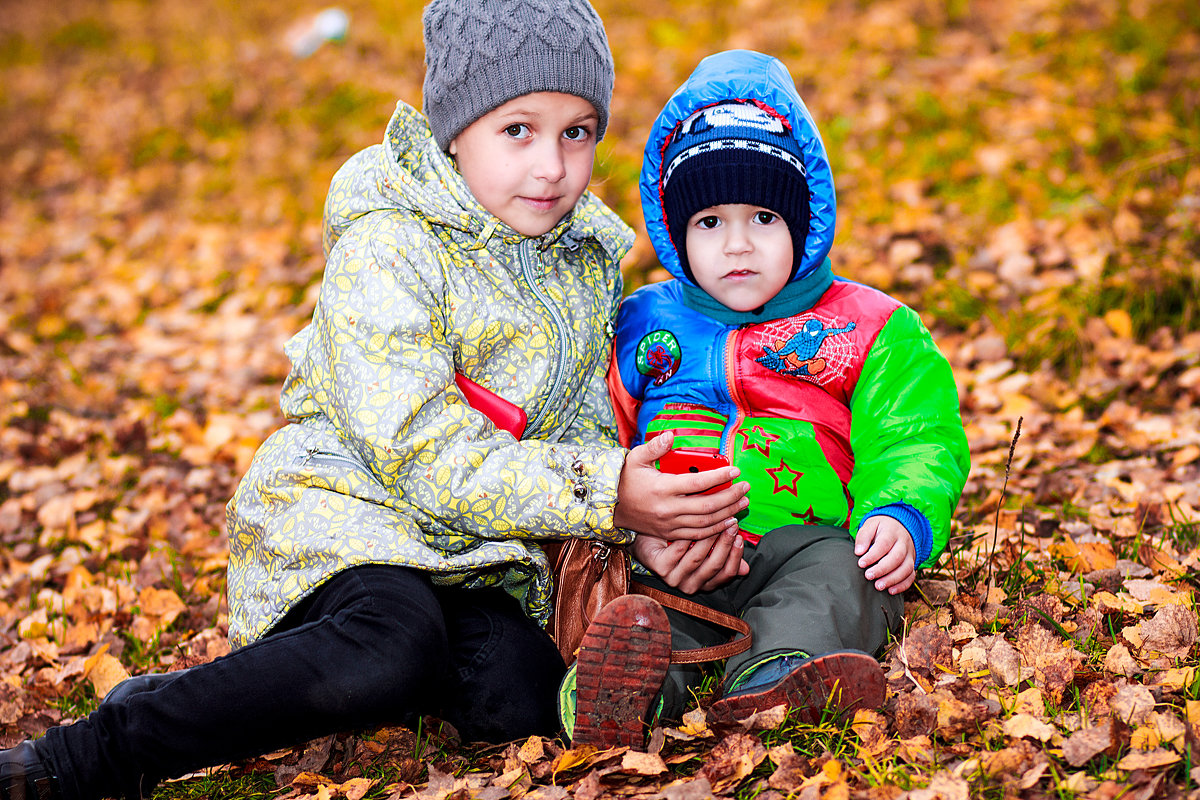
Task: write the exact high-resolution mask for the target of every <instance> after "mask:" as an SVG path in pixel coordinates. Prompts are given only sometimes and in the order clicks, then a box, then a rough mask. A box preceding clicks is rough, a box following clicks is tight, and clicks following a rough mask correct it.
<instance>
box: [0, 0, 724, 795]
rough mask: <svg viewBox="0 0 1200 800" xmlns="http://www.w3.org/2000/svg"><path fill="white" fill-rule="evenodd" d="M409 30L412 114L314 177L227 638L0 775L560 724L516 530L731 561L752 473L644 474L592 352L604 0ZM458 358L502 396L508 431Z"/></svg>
mask: <svg viewBox="0 0 1200 800" xmlns="http://www.w3.org/2000/svg"><path fill="white" fill-rule="evenodd" d="M424 30H425V46H426V77H425V86H424V110H425V116H424V117H423V116H422V115H420V114H418V113H417V111H416V110H414V109H412V108H410V107H408V106H406V105H404V104H403V103H401V104H399V106H398V108H397V111H396V113H395V115H394V116H393V118H392V120H391V121H390V123H389V124H388V128H387V132H386V136H385V139H384V142H383V143H382V144H381V145H377V146H374V147H370V148H368V149H366V150H364V151H362V152H360V153H358V154H357V155H355V156H354V157H352V158H351V159H350V160H349V161H348V162H347V163H346V164H345V165H344V166H343V167H342V168H341V169H340V170H339V171H338V173H337V175H336V176H335V177H334V179H333V183H332V186H331V188H330V191H329V195H328V199H327V201H326V208H325V235H324V245H325V251H326V254H327V266H326V271H325V274H324V277H323V280H322V286H321V294H320V298H319V300H318V302H317V306H316V308H315V310H314V313H313V319H312V322H311V324H310V325H309V326H308V327H306V328H305V329H304V330H302V331H301V332H300V333H299V334H298V335H296V336H295V337H294V338H293V339H292V340H291V341H290V342H288V344H287V348H286V349H287V354H288V356H289V358H290V359H291V362H292V370H291V374H290V375H289V377H288V379H287V382H286V384H285V386H284V389H283V393H282V399H281V405H282V409H283V412H284V414H285V415H286V417H287V419H288V421H289V424H288V425H287V426H285V427H284V428H282V429H281V430H279V431H277V432H276V433H275V434H273V435H272V436H271V437H270V438H269V439H268V440H267V441H266V442H265V443H264V444H263V446H262V447H261V449H260V450H259V452H258V454H257V455H256V457H255V459H254V462H253V464H252V465H251V467H250V469H249V471H248V473H247V474H246V476H245V478H244V479H243V481H242V482H241V485H240V486H239V487H238V490H237V492H236V494H235V496H234V498H233V500H232V501H231V502H230V504H229V509H228V513H229V541H230V549H231V557H230V563H229V605H230V637H231V639H232V640H233V643H234V645H235V646H236V647H237V649H236V650H235V651H234V652H233V653H231V654H230V655H229V656H227V657H225V658H222V659H218V660H216V661H213V662H211V663H208V664H203V665H200V666H197V667H194V668H192V669H189V670H185V671H180V672H175V673H167V674H165V675H149V676H141V677H140V678H135V679H131V680H130V681H127V682H126V683H125V684H122V686H121V687H120V688H119V689H118V690H116V691H115V692H114V693H113V695H112V696H110V698H109V699H108V700H107V701H106V702H105V703H104V704H102V705H101V706H100V708H99V709H97V710H96V711H95V712H94V713H93V714H91V715H90V716H89V717H87V718H86V719H84V720H81V721H80V722H77V723H75V724H74V725H70V726H64V727H60V728H55V729H52V730H51V731H49V732H48V733H47V734H46V736H45V737H44V738H43V739H41V740H38V741H36V742H26V743H24V744H22V745H19V746H18V747H16V748H13V749H12V750H8V751H4V752H2V753H0V796H3V797H4V798H9V797H39V798H44V799H48V798H60V797H61V798H66V800H90V798H96V797H105V796H113V795H119V794H124V795H126V796H129V797H138V796H144V795H146V794H148V793H149V792H150V790H151V789H152V787H153V786H154V784H155V783H156V782H158V781H159V780H162V779H164V778H166V777H170V776H175V775H180V774H185V773H187V772H189V771H191V770H194V769H197V768H200V767H204V766H209V765H213V764H219V763H224V762H227V761H230V760H234V759H238V758H242V757H247V756H250V755H254V754H257V753H262V752H267V751H270V750H272V749H276V748H279V747H281V746H285V745H288V744H292V743H296V742H300V741H304V740H307V739H311V738H314V737H317V736H321V735H327V734H329V733H332V732H335V731H339V730H349V729H355V728H363V727H370V726H375V725H380V724H385V723H404V722H410V721H412V720H413V719H415V718H416V717H417V716H418V715H421V714H425V713H433V714H437V715H439V716H441V717H442V718H444V719H446V720H447V721H449V722H450V723H451V724H453V725H454V726H455V727H456V728H457V729H458V730H459V732H460V733H461V734H462V736H463V737H464V738H465V739H471V740H473V739H487V740H492V741H503V740H508V739H513V738H517V737H523V736H527V735H529V734H534V733H539V734H552V733H553V732H554V731H555V730H556V729H557V721H556V719H555V708H554V694H555V687H556V686H557V684H558V681H559V679H560V678H561V676H562V673H563V669H564V667H563V664H562V661H561V659H560V657H559V655H558V653H557V651H556V649H555V647H554V645H553V643H552V642H551V641H550V639H549V637H548V636H547V635H546V634H545V633H544V632H543V630H542V629H541V626H540V623H541V621H542V620H543V619H544V617H545V616H546V614H547V611H548V598H549V595H550V589H551V578H550V574H549V570H548V565H547V561H546V558H545V556H544V554H543V553H542V551H541V549H540V548H539V547H538V546H537V545H536V544H535V543H534V542H533V541H532V540H533V539H535V538H562V537H568V536H578V537H591V538H597V539H603V540H606V541H610V542H616V543H624V542H627V541H630V540H631V539H632V536H633V533H632V531H634V530H636V531H644V532H646V533H650V534H653V535H655V536H659V537H664V538H684V539H692V540H698V541H699V543H700V546H698V547H696V548H694V549H695V550H696V551H697V553H696V555H695V561H696V568H697V570H698V571H699V572H700V573H701V574H704V575H708V576H711V578H712V579H714V580H720V579H721V578H722V576H725V575H727V574H733V573H736V571H737V569H738V568H739V565H740V563H741V560H740V556H737V555H735V554H736V553H737V552H738V551H736V550H735V548H733V547H732V541H733V538H734V536H733V532H732V531H733V530H734V529H735V528H736V523H735V521H734V519H733V517H734V514H736V513H737V512H738V511H739V510H740V509H741V508H742V507H743V506H744V505H745V501H744V494H745V487H744V486H743V485H740V484H739V485H734V486H731V487H730V488H728V489H725V490H723V491H721V492H719V493H716V494H713V495H695V496H691V495H692V494H693V493H695V492H698V491H702V490H705V489H708V488H710V487H711V486H714V485H717V484H718V483H724V482H726V481H729V480H730V479H731V478H733V477H735V476H736V471H735V470H732V469H729V470H725V471H720V472H717V473H712V474H706V475H703V476H672V475H662V474H660V473H658V472H657V471H656V470H655V469H654V466H653V465H654V461H655V459H657V457H658V456H659V455H660V454H661V453H662V452H664V451H665V450H666V449H667V446H669V442H663V443H661V444H660V443H656V444H654V445H648V446H645V447H642V448H639V449H638V450H636V451H634V452H632V453H627V451H625V450H623V449H621V448H620V447H618V446H617V445H616V439H615V433H614V429H613V416H612V411H611V408H610V406H609V402H608V396H607V389H606V385H605V369H606V367H607V360H608V354H609V342H610V338H611V334H612V316H613V312H614V310H615V308H616V305H617V302H618V300H619V298H620V294H621V281H620V273H619V266H618V265H619V261H620V258H621V257H622V255H624V253H625V252H626V251H627V249H628V248H629V246H630V244H631V239H632V233H631V231H630V230H629V229H628V227H626V226H625V225H624V224H622V223H621V222H620V220H619V219H617V217H616V216H615V215H614V214H613V213H612V212H611V211H609V210H608V209H606V208H605V207H604V206H603V205H602V204H601V203H600V201H599V200H598V199H597V198H595V197H594V196H593V195H591V194H588V193H587V185H588V180H589V179H590V177H591V169H592V163H593V156H594V151H595V147H596V143H597V141H598V140H599V139H600V138H601V137H602V136H603V135H604V131H605V127H606V125H607V123H608V108H609V100H610V97H611V91H612V81H613V68H612V56H611V53H610V51H609V47H608V42H607V39H606V37H605V33H604V28H603V25H602V24H601V21H600V19H599V17H598V16H597V15H596V12H595V11H594V10H593V9H592V7H591V6H590V5H589V4H588V3H587V0H540V2H531V1H530V0H472V2H469V3H464V2H462V0H434V2H433V3H431V4H430V5H429V6H428V7H427V8H426V10H425V14H424ZM463 378H465V379H468V380H469V381H471V382H473V383H474V384H477V385H482V386H483V387H485V389H486V391H485V392H484V395H485V396H490V398H491V402H492V404H494V405H504V404H505V403H509V404H512V405H515V406H519V407H520V410H521V411H523V412H524V414H525V415H526V416H527V424H526V425H525V426H524V430H523V432H522V431H521V430H519V429H517V428H514V430H515V432H516V433H517V434H519V436H514V434H513V433H510V432H508V431H505V430H500V429H498V428H497V426H496V425H494V424H493V423H492V422H491V421H490V419H489V417H488V416H487V415H485V413H482V412H481V411H480V410H477V409H476V408H475V407H473V406H472V405H471V404H470V403H468V402H467V395H465V394H464V393H463V390H462V389H460V388H459V382H460V381H461V379H463ZM463 385H464V386H470V385H471V384H469V383H465V382H464V383H463ZM489 392H490V395H489V394H488V393H489ZM472 396H473V397H475V398H476V399H475V400H474V402H475V404H476V405H479V404H480V401H479V400H478V398H477V396H476V395H472ZM626 456H628V458H626ZM634 485H636V486H637V489H638V491H637V492H636V493H630V492H629V491H628V488H629V487H630V486H634ZM618 498H619V499H620V502H619V503H618V502H617V501H618Z"/></svg>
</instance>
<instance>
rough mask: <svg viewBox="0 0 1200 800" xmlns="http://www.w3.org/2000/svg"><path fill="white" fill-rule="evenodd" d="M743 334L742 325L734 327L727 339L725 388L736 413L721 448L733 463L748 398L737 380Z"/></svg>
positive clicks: (728, 426) (729, 424)
mask: <svg viewBox="0 0 1200 800" xmlns="http://www.w3.org/2000/svg"><path fill="white" fill-rule="evenodd" d="M741 334H742V329H741V328H740V327H738V328H734V329H733V330H732V331H730V332H729V336H728V338H727V339H726V340H725V388H726V389H727V390H728V392H729V399H730V400H732V401H733V409H734V413H733V417H732V418H731V419H730V420H729V423H728V424H727V425H726V426H725V431H724V433H723V434H722V437H723V439H724V442H723V445H724V446H723V447H722V448H721V449H722V450H723V451H724V453H725V456H726V457H727V458H728V459H729V460H730V462H731V463H732V462H733V450H734V447H733V437H734V436H735V435H736V434H737V431H738V429H739V428H740V427H741V426H742V420H744V419H745V418H746V411H745V409H746V398H744V397H743V396H742V389H741V385H740V384H739V383H738V380H737V363H738V361H737V351H738V339H739V338H740V337H741Z"/></svg>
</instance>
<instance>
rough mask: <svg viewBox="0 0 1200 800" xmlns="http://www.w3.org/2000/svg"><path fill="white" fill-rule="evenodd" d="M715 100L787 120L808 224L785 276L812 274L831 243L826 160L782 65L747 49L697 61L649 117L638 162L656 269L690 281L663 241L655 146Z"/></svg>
mask: <svg viewBox="0 0 1200 800" xmlns="http://www.w3.org/2000/svg"><path fill="white" fill-rule="evenodd" d="M723 100H752V101H754V102H756V103H761V104H763V105H766V106H769V107H770V108H771V109H773V110H774V111H775V112H777V113H778V114H779V115H780V116H782V117H783V118H784V119H785V120H787V122H788V124H790V125H791V128H792V135H793V136H795V138H796V141H797V142H798V143H799V145H800V152H801V154H802V157H803V160H804V168H805V172H806V177H807V180H808V190H809V228H808V237H807V239H805V243H804V252H803V253H796V254H795V258H797V259H799V265H798V267H797V269H796V271H795V275H794V276H793V278H792V281H793V282H795V281H799V280H802V279H804V278H805V277H807V276H809V275H810V274H812V273H813V272H814V271H815V270H817V269H819V268H820V267H821V266H822V265H823V264H824V263H825V257H826V256H827V255H828V254H829V249H830V247H831V246H832V245H833V235H834V223H835V222H836V220H837V197H836V194H835V192H834V188H833V173H832V171H831V170H830V168H829V157H828V156H827V155H826V153H825V144H824V142H822V141H821V134H820V132H819V131H818V130H817V125H816V123H815V122H813V118H812V116H811V115H810V114H809V113H808V108H807V107H806V106H805V105H804V101H803V100H801V99H800V94H799V93H798V92H797V91H796V84H795V82H794V81H793V80H792V76H791V74H790V73H789V72H788V69H787V67H786V66H784V65H783V62H781V61H779V59H777V58H773V57H771V56H768V55H765V54H763V53H756V52H754V51H752V50H727V51H725V52H721V53H716V54H715V55H711V56H708V57H707V58H705V59H704V60H703V61H701V62H700V63H699V65H697V67H696V69H695V70H694V71H693V72H692V74H691V76H689V77H688V79H687V80H686V81H684V83H683V85H682V86H680V87H679V88H678V89H677V90H676V91H675V94H673V95H671V99H670V100H668V101H667V104H666V106H664V107H663V110H662V112H661V113H659V115H658V119H656V120H655V121H654V125H653V126H652V127H651V129H650V137H649V139H648V140H647V141H646V152H645V156H644V158H643V159H642V177H641V192H642V214H643V215H644V217H645V220H646V233H647V234H648V235H649V237H650V242H651V244H653V245H654V250H655V252H656V253H657V254H658V260H659V262H660V263H661V264H662V266H663V267H664V268H665V269H666V270H667V271H668V272H670V273H671V275H672V276H674V277H675V278H676V279H678V280H680V281H682V282H683V283H685V284H688V285H692V286H694V285H695V283H694V282H693V281H692V280H690V279H689V278H687V277H686V276H685V275H684V271H683V267H682V265H681V264H680V262H679V254H678V253H677V252H676V251H675V247H674V245H673V244H672V243H671V236H670V234H669V233H668V231H667V224H666V217H665V214H664V210H663V202H662V195H661V192H660V191H659V186H660V183H661V177H662V166H663V158H662V154H663V149H664V148H665V146H666V142H667V137H668V136H669V135H670V134H671V132H672V131H673V130H674V129H675V126H676V125H678V124H679V123H680V122H681V121H683V120H685V119H687V118H688V117H689V116H691V115H692V114H693V113H695V112H696V111H699V110H700V109H701V108H704V107H706V106H710V105H713V104H714V103H718V102H721V101H723Z"/></svg>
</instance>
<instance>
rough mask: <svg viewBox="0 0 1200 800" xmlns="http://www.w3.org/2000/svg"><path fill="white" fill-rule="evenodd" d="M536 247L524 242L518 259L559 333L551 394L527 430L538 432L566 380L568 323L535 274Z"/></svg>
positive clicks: (528, 281)
mask: <svg viewBox="0 0 1200 800" xmlns="http://www.w3.org/2000/svg"><path fill="white" fill-rule="evenodd" d="M534 246H535V245H534V243H533V242H522V243H521V246H520V249H519V250H518V251H517V258H518V259H519V260H520V262H521V274H522V275H523V276H524V277H525V281H526V282H527V283H528V284H529V288H530V289H531V290H532V291H533V296H534V297H536V298H537V301H538V302H539V303H541V304H542V306H543V307H544V308H545V309H546V311H547V312H549V314H550V319H551V322H553V324H554V327H555V329H556V330H557V332H558V359H557V362H556V364H555V367H554V380H553V381H551V382H550V393H549V394H548V395H547V396H546V401H545V402H544V403H542V407H541V409H539V410H538V413H537V416H536V417H534V418H533V421H532V422H530V423H529V426H528V428H527V430H530V431H534V430H537V428H538V426H539V425H540V424H541V422H542V420H543V419H545V417H546V415H547V414H548V413H549V412H550V406H551V403H552V401H553V400H554V398H556V397H558V396H559V393H560V392H561V391H562V385H563V382H564V381H565V379H566V367H567V321H566V320H565V319H563V316H562V313H561V312H560V311H559V310H558V307H557V306H555V305H554V303H553V302H551V299H550V296H549V295H547V294H546V293H545V292H544V291H542V281H543V278H542V277H540V276H539V275H538V274H537V273H535V272H534V269H533V259H532V258H530V251H531V250H532V249H533V247H534Z"/></svg>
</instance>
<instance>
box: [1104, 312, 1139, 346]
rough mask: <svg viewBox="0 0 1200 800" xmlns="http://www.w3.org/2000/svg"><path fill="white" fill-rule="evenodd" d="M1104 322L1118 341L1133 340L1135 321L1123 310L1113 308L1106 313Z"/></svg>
mask: <svg viewBox="0 0 1200 800" xmlns="http://www.w3.org/2000/svg"><path fill="white" fill-rule="evenodd" d="M1104 321H1105V322H1106V323H1108V327H1109V328H1110V329H1111V330H1112V332H1113V334H1114V335H1115V336H1116V337H1117V338H1118V339H1132V338H1133V319H1132V318H1131V317H1130V316H1129V312H1128V311H1126V310H1125V309H1123V308H1113V309H1110V310H1109V311H1106V312H1105V313H1104Z"/></svg>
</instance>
